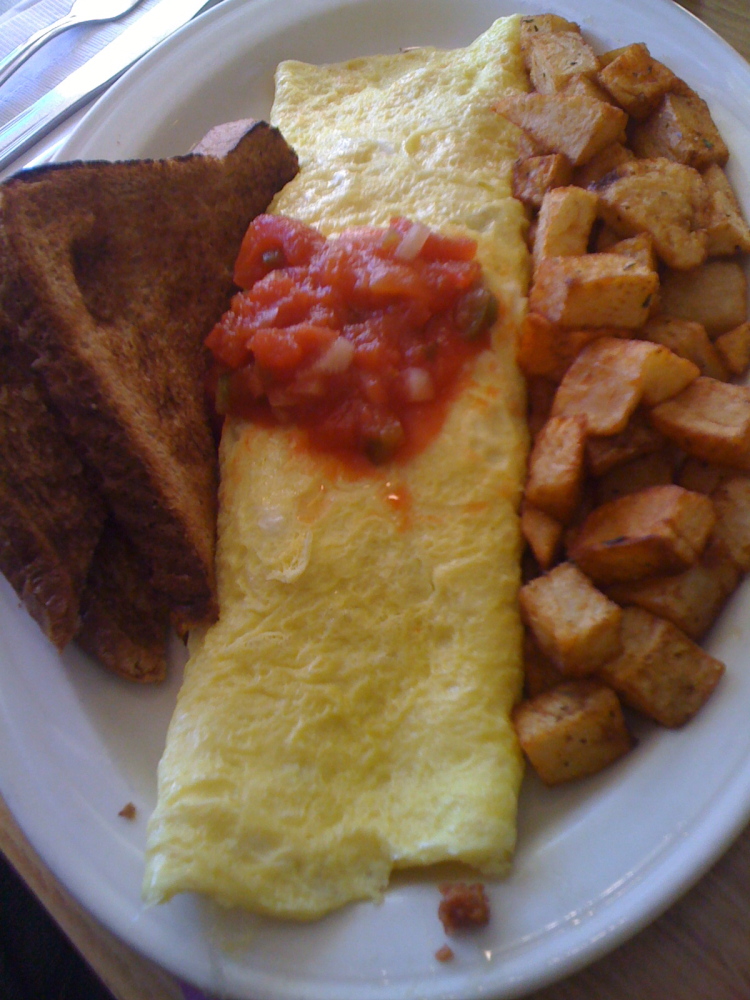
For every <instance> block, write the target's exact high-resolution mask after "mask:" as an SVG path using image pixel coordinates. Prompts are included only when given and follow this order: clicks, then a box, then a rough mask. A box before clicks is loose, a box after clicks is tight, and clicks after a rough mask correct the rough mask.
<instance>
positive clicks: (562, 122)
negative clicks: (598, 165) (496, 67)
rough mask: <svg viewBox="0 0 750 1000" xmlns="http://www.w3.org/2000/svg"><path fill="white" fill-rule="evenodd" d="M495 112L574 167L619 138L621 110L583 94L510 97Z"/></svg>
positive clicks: (624, 118) (622, 120) (622, 122)
mask: <svg viewBox="0 0 750 1000" xmlns="http://www.w3.org/2000/svg"><path fill="white" fill-rule="evenodd" d="M495 111H497V112H498V113H499V114H501V115H503V116H504V117H505V118H507V119H508V121H510V122H513V124H514V125H518V127H519V128H522V129H525V131H527V132H529V133H530V134H531V135H532V136H533V137H534V139H536V141H537V142H538V143H540V145H541V146H542V147H543V149H544V151H545V152H547V153H564V154H565V156H567V157H568V159H569V160H570V162H571V163H572V164H573V166H574V167H578V166H580V165H581V164H582V163H587V162H588V161H589V160H590V159H591V157H592V156H595V155H596V153H598V152H599V151H600V150H602V149H604V147H605V146H608V145H609V144H610V143H612V142H614V141H615V140H617V139H620V137H621V135H622V130H623V129H624V128H625V124H626V122H627V115H626V114H625V112H624V111H621V110H620V109H619V108H616V107H614V106H613V105H611V104H605V103H604V102H603V101H597V100H596V98H593V97H588V96H586V95H583V94H578V95H575V96H568V95H566V94H533V93H532V94H512V95H509V96H508V97H503V98H502V99H501V100H500V101H498V102H497V104H496V105H495Z"/></svg>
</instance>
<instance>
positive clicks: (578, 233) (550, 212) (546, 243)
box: [534, 186, 599, 262]
mask: <svg viewBox="0 0 750 1000" xmlns="http://www.w3.org/2000/svg"><path fill="white" fill-rule="evenodd" d="M598 200H599V199H598V197H597V195H596V194H595V193H594V192H593V191H585V190H584V189H583V188H579V187H572V186H569V187H558V188H555V189H554V190H552V191H548V192H547V194H545V196H544V200H543V201H542V207H541V209H540V212H539V222H538V226H537V231H536V236H535V238H534V260H535V261H536V262H538V261H539V260H540V259H541V258H542V257H571V256H580V255H581V254H585V253H586V248H587V247H588V243H589V236H590V235H591V227H592V226H593V225H594V219H595V218H596V206H597V202H598Z"/></svg>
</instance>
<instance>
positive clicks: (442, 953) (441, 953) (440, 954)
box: [435, 944, 456, 962]
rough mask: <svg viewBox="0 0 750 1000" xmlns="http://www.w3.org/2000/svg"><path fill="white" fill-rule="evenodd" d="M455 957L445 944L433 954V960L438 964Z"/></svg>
mask: <svg viewBox="0 0 750 1000" xmlns="http://www.w3.org/2000/svg"><path fill="white" fill-rule="evenodd" d="M455 957H456V956H455V955H454V954H453V949H452V948H449V947H448V945H447V944H444V945H443V947H442V948H438V950H437V951H436V952H435V958H436V959H437V960H438V962H450V961H451V959H453V958H455Z"/></svg>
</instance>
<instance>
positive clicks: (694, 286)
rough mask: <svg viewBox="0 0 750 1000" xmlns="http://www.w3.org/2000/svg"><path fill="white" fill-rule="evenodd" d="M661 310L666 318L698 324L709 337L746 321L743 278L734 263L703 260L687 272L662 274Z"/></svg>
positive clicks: (745, 291) (740, 270)
mask: <svg viewBox="0 0 750 1000" xmlns="http://www.w3.org/2000/svg"><path fill="white" fill-rule="evenodd" d="M661 310H662V312H663V313H665V314H666V315H667V316H678V317H679V318H680V319H691V320H694V321H695V322H696V323H702V324H703V326H705V328H706V333H707V334H708V335H709V337H711V338H714V337H716V336H718V334H720V333H725V332H726V331H727V330H732V329H733V328H734V327H736V326H739V325H740V323H744V322H745V320H746V319H747V278H746V277H745V272H744V271H743V270H742V267H741V266H740V265H739V264H738V263H737V261H735V260H707V261H706V263H705V264H701V266H700V267H694V268H692V269H691V270H689V271H666V272H665V273H664V274H663V275H662V281H661Z"/></svg>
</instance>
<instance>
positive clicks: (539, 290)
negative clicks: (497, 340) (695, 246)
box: [529, 253, 659, 330]
mask: <svg viewBox="0 0 750 1000" xmlns="http://www.w3.org/2000/svg"><path fill="white" fill-rule="evenodd" d="M658 288H659V276H658V274H657V273H656V271H652V270H651V269H650V268H648V267H645V266H644V265H643V264H639V263H638V262H637V261H635V260H631V259H628V258H626V257H622V256H621V255H620V254H614V253H590V254H584V255H583V256H576V257H544V258H542V259H541V260H539V262H538V265H537V267H536V269H535V272H534V284H533V285H532V288H531V293H530V296H529V308H530V309H531V310H532V311H533V312H538V313H541V314H542V315H543V316H546V317H547V319H549V320H551V321H552V322H553V323H559V324H560V325H561V326H568V327H570V326H575V327H578V326H616V327H624V328H626V329H631V330H633V329H637V328H638V327H639V326H643V324H644V323H645V322H646V320H647V319H648V314H649V307H650V305H651V302H652V299H653V296H654V295H655V294H656V292H657V290H658Z"/></svg>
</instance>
